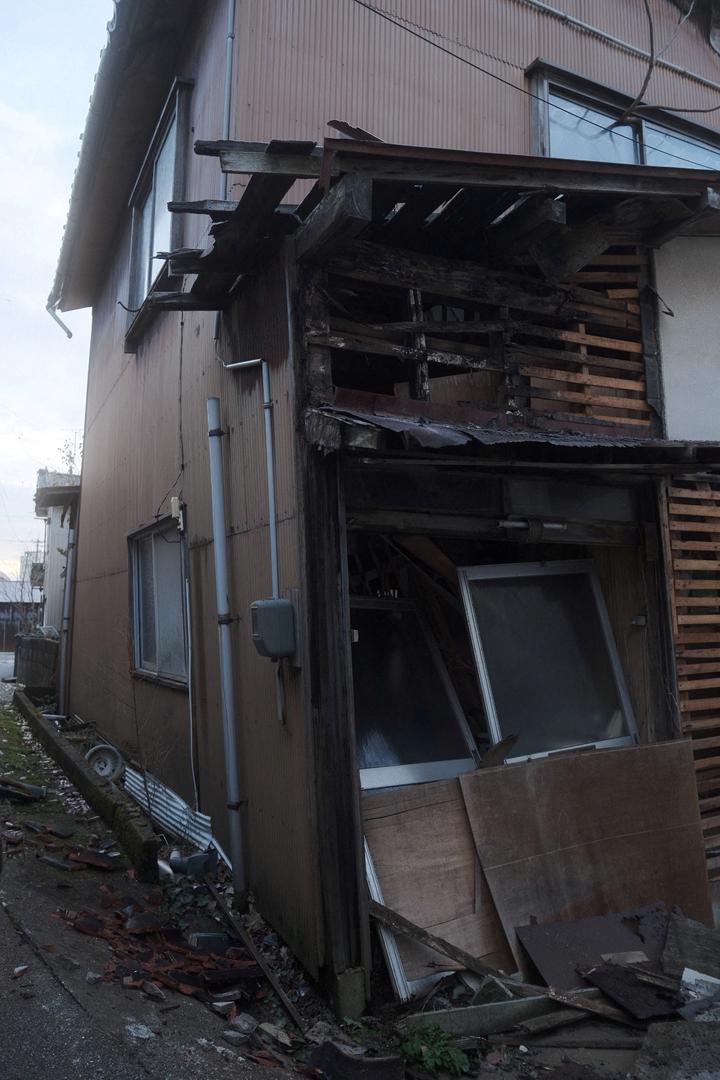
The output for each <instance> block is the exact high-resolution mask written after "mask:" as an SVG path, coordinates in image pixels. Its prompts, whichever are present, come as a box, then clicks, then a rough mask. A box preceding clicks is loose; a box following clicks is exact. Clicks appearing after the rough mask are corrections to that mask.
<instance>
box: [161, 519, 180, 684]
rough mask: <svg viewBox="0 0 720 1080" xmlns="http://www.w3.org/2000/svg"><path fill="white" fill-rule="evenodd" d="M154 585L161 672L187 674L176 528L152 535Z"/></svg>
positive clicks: (178, 538) (177, 675) (178, 674)
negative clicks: (153, 544)
mask: <svg viewBox="0 0 720 1080" xmlns="http://www.w3.org/2000/svg"><path fill="white" fill-rule="evenodd" d="M154 540H155V574H156V579H155V587H156V589H157V597H158V602H157V621H158V634H157V639H158V646H157V648H158V658H157V670H158V674H161V675H174V676H176V677H184V676H185V675H186V662H185V620H184V616H183V577H182V558H181V541H180V534H179V533H178V531H177V529H175V528H170V529H165V530H163V532H160V533H156V534H155V537H154Z"/></svg>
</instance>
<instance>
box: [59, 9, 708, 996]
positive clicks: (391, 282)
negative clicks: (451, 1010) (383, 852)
mask: <svg viewBox="0 0 720 1080" xmlns="http://www.w3.org/2000/svg"><path fill="white" fill-rule="evenodd" d="M228 7H229V9H230V11H231V12H232V11H234V10H235V11H236V14H235V22H234V25H233V26H232V30H233V33H234V37H231V38H229V39H228V37H227V36H226V18H227V13H228ZM555 7H557V11H556V10H555ZM371 8H372V9H376V10H372V9H369V8H368V6H367V5H363V4H360V3H354V2H352V0H347V2H343V3H339V2H337V0H332V2H329V0H263V2H261V3H256V4H246V3H240V4H238V5H237V8H236V9H235V6H234V5H233V4H230V5H228V3H226V2H220V0H208V2H206V3H203V4H193V3H191V2H188V0H176V2H175V3H174V4H173V5H172V6H171V7H169V6H168V5H167V4H166V3H161V2H159V0H144V2H142V3H141V2H140V0H122V3H118V4H117V8H116V20H115V23H114V26H113V28H112V30H111V33H110V37H109V41H108V45H107V49H106V51H105V53H104V55H103V58H102V61H101V66H100V71H99V73H98V78H97V82H96V89H95V93H94V98H93V105H92V109H91V111H90V115H89V119H88V125H87V129H86V132H85V135H84V138H83V143H82V151H81V155H80V162H79V166H78V171H77V175H76V178H75V183H74V187H73V193H72V198H71V206H70V213H69V218H68V224H67V228H66V232H65V237H64V241H63V247H62V251H61V255H60V262H59V267H58V273H57V278H56V282H55V285H54V287H53V291H52V294H51V297H50V302H51V304H52V305H53V306H55V307H57V308H58V309H59V310H61V311H67V310H71V309H74V308H79V307H89V306H91V307H92V309H93V329H92V341H91V354H90V368H89V377H88V397H87V412H86V421H85V435H84V462H83V481H82V504H81V509H80V515H79V523H78V554H77V575H76V587H75V605H74V615H73V648H72V673H71V683H70V701H69V710H72V711H73V712H76V713H78V714H79V715H80V716H81V717H82V718H83V719H85V720H89V721H94V722H96V723H97V724H98V726H99V728H100V730H101V731H102V732H103V734H104V735H105V736H106V737H107V738H109V739H110V740H112V741H114V742H116V743H117V744H118V745H119V746H121V747H122V749H123V750H124V752H125V753H126V754H127V755H128V756H129V758H130V759H131V760H135V761H139V760H142V762H143V763H146V764H147V767H148V769H149V770H150V771H151V772H153V773H154V774H156V775H157V776H158V777H159V778H160V779H161V780H162V781H163V782H164V783H166V784H167V785H169V786H170V787H172V788H174V789H175V790H177V791H178V792H179V793H180V794H182V795H183V797H184V798H186V799H187V800H188V801H194V800H195V798H196V797H197V799H198V801H199V805H200V808H201V809H202V810H203V811H204V812H205V813H208V814H210V815H212V818H213V823H214V827H215V829H216V831H217V832H218V834H219V836H220V838H221V840H222V841H223V843H224V844H229V845H230V848H231V850H232V851H233V852H234V853H235V854H236V856H237V853H238V846H237V842H236V841H237V837H236V836H235V838H233V829H235V828H236V826H237V818H238V814H240V817H241V819H242V832H243V834H244V844H245V848H244V854H243V857H242V862H243V866H244V870H245V872H246V876H247V880H248V882H249V883H250V885H251V887H252V889H253V891H254V893H255V895H256V897H257V899H258V903H259V906H260V909H261V910H262V911H263V913H264V914H265V915H266V917H267V918H268V919H269V920H270V921H271V922H272V923H273V925H274V926H275V927H276V928H277V930H278V931H279V932H280V933H281V934H282V935H283V936H284V938H285V939H286V940H287V942H288V944H289V945H290V946H291V947H292V949H293V950H294V951H295V952H296V953H297V955H298V956H299V957H300V959H301V960H302V961H303V963H304V964H305V965H306V967H307V969H308V970H309V971H310V972H311V973H312V975H313V976H322V977H324V978H325V979H326V980H327V981H328V982H329V983H330V984H331V985H333V987H334V989H335V991H336V994H337V998H338V1002H339V1007H340V1008H342V1010H343V1012H344V1013H348V1012H349V1011H350V1010H351V1008H354V1007H356V1003H357V1001H358V1000H359V999H360V998H361V997H362V995H363V994H364V991H365V987H366V977H367V969H368V966H369V951H368V939H369V936H368V932H367V927H368V920H367V914H366V904H365V895H366V893H365V881H364V855H363V846H362V824H363V822H362V818H363V805H364V804H365V798H366V793H367V792H368V791H369V790H371V789H376V788H378V787H381V788H386V787H399V788H400V789H401V793H402V786H403V785H406V784H418V783H420V782H423V781H431V780H436V779H439V778H443V777H445V778H447V777H451V778H452V777H454V776H456V775H458V774H459V773H460V772H462V771H464V770H467V769H472V768H474V767H475V764H476V762H477V760H478V758H479V757H480V756H482V754H483V753H484V752H485V751H486V750H487V748H488V746H490V745H493V744H497V743H498V742H500V741H502V740H503V739H504V738H505V737H507V736H515V737H517V741H516V743H515V744H514V745H513V748H512V749H508V750H507V753H508V754H509V755H512V756H519V757H523V756H527V755H528V754H533V753H549V752H551V751H553V750H557V749H566V748H568V747H571V746H577V745H586V746H610V745H624V744H629V743H632V742H634V741H637V740H640V741H643V742H651V741H653V740H658V739H663V738H668V737H671V736H673V735H675V734H677V733H678V732H679V731H680V728H681V725H684V730H686V731H688V732H692V731H695V732H702V733H703V741H702V742H699V743H697V744H696V745H695V750H696V765H697V770H698V776H699V777H700V782H699V790H700V793H701V796H702V798H703V799H708V800H709V802H708V803H707V804H706V805H705V809H706V810H707V811H708V813H707V814H706V817H705V830H706V833H705V835H706V844H707V849H708V852H709V854H710V856H711V858H710V863H709V866H710V870H711V872H712V874H713V875H714V874H715V873H716V872H717V864H718V863H719V862H720V857H718V852H720V836H718V832H717V830H718V828H719V827H720V826H719V825H718V818H717V815H716V814H714V813H711V812H710V811H711V810H712V807H713V806H714V805H716V804H717V799H718V797H720V759H718V758H717V757H716V754H717V751H716V750H713V749H712V747H711V746H710V745H709V742H708V741H707V740H708V739H709V740H710V742H713V745H717V744H718V740H719V739H720V699H718V698H716V697H713V696H712V695H713V694H716V691H713V690H711V689H709V688H710V687H711V686H718V685H719V684H720V646H719V645H718V643H720V594H719V591H718V590H720V559H719V558H718V553H719V551H720V544H719V543H718V536H717V533H716V525H715V519H716V518H717V516H718V513H719V511H718V507H720V501H718V500H720V479H719V476H720V473H719V470H720V408H719V406H720V381H719V380H718V378H717V360H718V351H717V350H718V335H717V333H715V327H716V325H717V310H718V295H717V294H718V289H719V288H720V285H719V282H720V277H718V275H717V273H716V272H715V270H714V267H715V266H716V265H717V264H716V260H715V253H716V250H717V247H718V245H720V221H719V220H718V219H719V218H720V113H717V112H707V113H701V114H698V113H695V112H692V110H702V109H711V108H714V107H715V106H716V105H717V101H718V92H720V57H718V55H717V54H716V53H715V52H714V51H713V48H712V47H711V45H710V44H709V41H708V38H707V34H706V28H705V22H704V21H703V20H704V18H705V15H706V14H707V5H706V4H698V5H697V11H696V12H695V13H694V14H693V16H692V18H690V19H688V20H686V21H684V22H683V24H682V26H681V27H680V28H678V20H679V17H680V15H679V11H678V7H677V6H676V5H675V4H674V3H672V2H670V0H651V9H652V15H653V20H654V33H655V40H656V42H658V43H660V44H665V43H667V42H671V44H670V45H669V46H668V48H667V50H666V51H665V52H664V53H663V54H662V56H661V57H660V58H659V59H657V60H656V62H654V63H653V64H652V75H651V78H650V81H649V84H648V85H647V87H646V88H645V91H644V101H645V102H647V103H658V106H660V105H665V106H668V108H666V109H662V108H660V107H657V108H654V109H649V108H644V109H641V108H640V107H639V106H640V103H639V102H638V101H637V95H638V90H639V88H640V87H641V86H642V85H643V83H644V80H645V77H646V74H647V72H648V67H649V56H648V54H647V47H648V46H647V41H648V28H647V25H646V23H645V22H644V21H643V15H642V10H643V9H642V5H641V4H638V5H637V10H634V11H633V12H632V13H630V11H629V6H628V4H627V0H608V2H606V3H604V4H602V5H590V4H587V3H585V2H584V0H564V2H563V3H562V4H558V5H553V4H542V3H539V2H535V0H493V2H490V0H487V2H482V3H478V2H477V0H458V2H457V3H454V4H428V3H421V2H420V0H415V2H413V0H403V2H402V3H399V4H396V5H393V6H392V7H391V6H390V5H388V4H386V3H384V2H383V0H378V2H377V3H376V4H374V5H371ZM561 8H562V10H561ZM395 9H397V10H395ZM377 11H381V12H384V13H385V14H387V16H388V19H387V20H386V19H383V18H381V17H380V15H378V13H377ZM696 16H698V17H697V18H696ZM393 24H394V25H393ZM410 31H412V33H410ZM417 35H419V36H420V38H422V37H425V39H426V40H418V36H417ZM538 42H542V46H541V49H542V55H541V56H540V57H538V55H537V54H538V49H539V46H538V44H537V43H538ZM228 44H230V45H231V46H232V50H233V65H232V68H231V78H230V81H229V83H228V84H227V87H226V85H225V83H224V74H225V71H226V67H225V51H226V46H227V45H228ZM436 44H440V45H442V48H443V49H447V50H449V51H450V52H451V53H455V54H457V57H460V58H462V59H463V60H467V61H469V62H470V63H469V64H466V63H461V62H460V60H459V59H457V58H452V57H450V56H448V55H447V53H443V52H441V51H439V50H438V49H437V48H435V45H436ZM473 65H475V67H473ZM478 68H479V69H482V70H478ZM226 105H227V106H228V108H226ZM228 110H229V111H228ZM224 112H225V115H229V117H230V124H229V128H227V129H225V130H223V115H224ZM685 112H686V113H687V117H686V116H685V115H684V113H685ZM688 117H689V118H690V119H688ZM699 117H700V118H701V119H702V121H703V124H705V125H707V126H703V127H700V126H698V125H697V124H696V123H694V122H691V121H692V118H694V119H695V120H697V119H698V118H699ZM335 118H337V119H339V121H341V122H342V121H344V122H346V123H344V124H343V123H340V125H339V130H340V131H341V132H342V133H344V134H348V133H349V134H351V135H355V136H359V138H338V137H337V134H338V126H337V125H336V127H335V129H334V130H333V137H332V138H330V139H326V140H325V143H324V146H323V145H316V144H318V143H322V140H323V139H324V137H325V136H326V135H327V128H326V122H327V121H329V120H333V119H335ZM613 124H614V125H615V126H614V127H613ZM348 125H358V128H359V130H358V129H354V130H352V129H349V127H348ZM366 132H371V133H372V135H373V136H375V137H377V139H381V140H384V142H378V141H374V140H373V139H372V138H371V137H365V133H366ZM223 136H225V137H227V136H229V138H230V140H231V141H230V142H227V141H223V142H217V141H212V140H219V139H221V137H223ZM193 140H196V150H195V152H194V151H193ZM198 140H199V141H200V143H199V145H197V141H198ZM233 140H234V141H233ZM428 146H434V147H444V148H445V149H427V147H428ZM560 159H563V160H560ZM168 202H170V203H171V204H172V210H170V209H167V204H168ZM208 221H209V227H208ZM171 251H172V252H175V255H174V256H173V257H172V258H170V259H167V258H166V257H165V256H166V255H167V254H168V252H171ZM159 252H160V253H163V255H162V256H161V257H160V256H158V253H159ZM669 309H672V312H673V316H672V317H671V316H670V315H669V314H667V312H668V310H669ZM663 312H664V314H663ZM259 358H261V359H262V360H264V361H265V362H266V365H267V366H266V367H265V368H263V369H262V370H261V369H260V368H259V367H258V366H250V367H247V368H237V367H236V368H234V369H230V370H226V368H228V367H229V366H231V365H233V364H235V365H237V364H238V363H240V362H244V361H251V360H257V359H259ZM264 384H265V389H266V390H269V397H268V396H267V395H266V394H264V390H263V386H264ZM208 399H219V416H220V420H219V424H218V423H217V421H216V420H215V419H214V418H213V417H212V416H211V421H210V432H209V433H208V418H207V411H206V405H207V401H208ZM269 415H272V417H273V432H272V439H270V440H268V439H266V428H265V426H264V421H265V417H267V416H269ZM695 440H703V441H695ZM209 443H210V444H212V447H211V448H212V449H214V448H215V447H216V446H217V444H218V443H219V444H220V445H221V447H222V455H223V458H224V466H225V483H224V491H223V500H222V501H224V506H225V520H226V527H225V532H226V536H225V537H224V539H225V541H226V544H227V553H228V567H229V583H228V588H227V595H225V589H224V585H223V582H222V578H219V579H218V580H219V581H220V589H219V592H220V593H221V596H220V610H219V611H218V607H217V606H216V570H215V566H214V559H215V557H216V556H217V555H218V552H219V551H220V549H222V548H224V546H225V545H224V544H219V543H218V539H219V538H218V536H217V535H216V534H215V532H214V530H215V528H217V527H220V522H221V521H222V518H221V517H220V516H219V513H218V511H219V508H220V501H221V500H217V502H216V505H215V508H214V509H215V514H213V513H212V512H211V511H212V509H213V508H212V506H211V490H210V483H209V461H210V456H211V455H210V452H209ZM268 447H270V448H271V449H272V450H273V455H274V467H273V458H270V459H269V458H268V456H267V450H268ZM268 463H269V464H270V466H271V468H270V474H269V479H270V481H272V482H271V483H270V482H269V480H268V472H267V466H268ZM668 492H669V494H670V501H669V504H668V498H667V496H668ZM273 495H274V500H273ZM275 554H277V559H275ZM273 594H274V595H275V598H276V599H279V598H283V599H286V600H289V601H290V602H291V604H292V610H293V613H294V620H295V627H294V629H295V642H296V644H295V646H294V649H293V650H292V651H291V654H290V655H285V654H286V653H287V652H288V649H287V648H283V649H280V651H281V652H282V653H283V658H282V659H280V660H279V661H278V662H276V663H273V662H271V661H270V660H269V659H267V658H265V657H263V656H262V655H259V653H258V651H257V650H256V648H255V646H254V644H253V637H252V631H253V620H252V619H251V614H250V605H251V603H252V602H253V601H256V600H259V599H263V598H267V597H270V596H273ZM226 601H227V602H229V607H228V608H227V610H226V608H225V603H226ZM518 613H522V614H521V615H518ZM278 617H279V619H282V618H283V617H284V612H280V613H279V616H278ZM259 619H260V620H261V619H262V612H261V613H260V614H259V615H258V614H256V615H255V625H254V629H255V631H256V633H257V634H260V633H261V632H262V627H261V626H260V625H259V622H258V620H259ZM218 624H219V625H220V635H221V636H222V637H223V639H224V638H225V637H226V636H227V637H229V639H230V652H229V656H230V659H231V668H232V670H231V672H230V678H229V680H226V681H223V679H222V678H221V674H220V672H221V660H222V656H223V655H226V654H223V653H222V652H221V651H220V650H219V648H218ZM279 628H280V629H285V630H288V627H286V626H283V625H280V627H279ZM276 629H277V627H276ZM272 648H273V647H272V646H269V651H270V652H271V653H272ZM276 648H277V647H276ZM696 679H697V681H696ZM231 690H232V691H234V699H235V709H236V711H235V713H234V714H233V713H232V701H231V698H230V691H231ZM228 714H230V715H231V717H232V720H233V721H234V723H233V726H232V729H231V731H230V733H229V734H228V732H227V731H226V732H225V734H224V733H223V716H224V715H225V716H227V715H228ZM698 725H700V726H698ZM713 740H714V741H713ZM236 744H237V745H236ZM228 755H229V757H228ZM228 763H229V765H230V770H229V771H230V773H231V774H232V771H233V767H235V768H236V769H237V771H238V772H239V794H238V792H236V791H234V790H229V788H228V782H229V783H230V785H231V788H232V775H231V776H230V780H229V781H228V780H227V778H226V773H227V766H228ZM228 803H230V804H231V805H230V813H229V817H230V820H231V822H232V823H234V824H232V825H231V826H228V825H227V823H226V819H227V818H228ZM228 829H230V835H229V834H228ZM716 838H717V844H716V843H715V840H716ZM239 861H240V860H239V857H238V859H237V862H238V863H239ZM353 1001H354V1002H355V1005H353V1004H352V1002H353Z"/></svg>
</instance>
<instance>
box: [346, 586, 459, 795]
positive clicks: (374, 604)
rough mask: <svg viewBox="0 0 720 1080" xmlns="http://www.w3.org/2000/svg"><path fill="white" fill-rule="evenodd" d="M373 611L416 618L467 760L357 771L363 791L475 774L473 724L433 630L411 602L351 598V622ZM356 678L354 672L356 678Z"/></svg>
mask: <svg viewBox="0 0 720 1080" xmlns="http://www.w3.org/2000/svg"><path fill="white" fill-rule="evenodd" d="M358 609H362V610H368V609H370V610H373V611H405V612H408V613H410V614H412V615H414V616H415V617H416V618H417V620H418V625H419V626H420V630H421V633H422V635H423V637H424V639H425V642H426V644H427V646H428V649H429V651H430V655H431V657H432V660H433V663H434V665H435V668H436V671H437V674H438V677H439V679H440V682H441V684H442V687H443V689H444V691H445V695H446V697H447V700H448V704H449V706H450V709H451V712H452V713H453V715H454V717H455V720H456V721H457V725H458V730H459V732H460V734H461V735H462V737H463V738H464V740H465V743H466V745H467V748H468V753H467V756H466V757H464V758H451V759H445V760H440V761H431V762H415V763H413V764H404V765H378V766H375V767H373V768H369V769H361V768H358V775H359V778H360V787H361V788H362V790H363V791H372V790H377V789H378V788H387V787H404V786H406V785H409V784H426V783H430V782H431V781H433V780H449V779H452V778H453V777H456V776H460V775H462V773H466V772H472V771H473V770H474V769H476V768H477V766H478V764H479V762H480V755H479V752H478V749H477V743H476V740H475V738H474V737H473V734H472V731H471V729H470V725H469V724H468V722H467V718H466V716H465V713H464V712H463V709H462V706H461V704H460V700H459V698H458V696H457V693H456V691H455V687H454V685H453V682H452V679H451V678H450V674H449V672H448V670H447V667H446V665H445V661H444V660H443V657H442V654H441V652H440V649H439V647H438V644H437V642H436V641H435V638H434V637H433V635H432V633H431V631H430V627H429V626H428V624H427V622H426V620H425V619H424V617H423V615H422V612H421V611H420V610H419V609H418V607H417V605H416V604H415V603H413V601H412V600H405V599H396V598H394V597H378V598H375V597H367V596H366V597H363V596H351V597H350V619H351V623H352V612H353V610H358ZM354 677H355V675H354V672H353V678H354Z"/></svg>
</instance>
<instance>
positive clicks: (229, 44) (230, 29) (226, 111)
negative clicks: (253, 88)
mask: <svg viewBox="0 0 720 1080" xmlns="http://www.w3.org/2000/svg"><path fill="white" fill-rule="evenodd" d="M234 52H235V0H228V11H227V35H226V39H225V97H224V100H223V127H222V137H223V139H229V138H230V110H231V108H232V90H233V86H232V79H233V55H234ZM227 192H228V174H227V173H223V174H222V179H221V181H220V198H221V199H227Z"/></svg>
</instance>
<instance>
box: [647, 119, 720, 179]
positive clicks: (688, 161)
mask: <svg viewBox="0 0 720 1080" xmlns="http://www.w3.org/2000/svg"><path fill="white" fill-rule="evenodd" d="M643 138H644V142H645V161H646V163H647V164H648V165H659V166H664V167H665V168H666V169H716V170H717V169H720V148H718V147H717V146H712V145H711V144H710V143H704V142H700V140H699V139H693V138H691V137H690V136H689V135H681V134H679V133H678V132H676V131H669V130H668V128H664V127H660V126H659V125H658V124H649V123H646V124H644V125H643Z"/></svg>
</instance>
